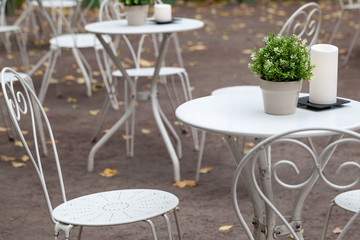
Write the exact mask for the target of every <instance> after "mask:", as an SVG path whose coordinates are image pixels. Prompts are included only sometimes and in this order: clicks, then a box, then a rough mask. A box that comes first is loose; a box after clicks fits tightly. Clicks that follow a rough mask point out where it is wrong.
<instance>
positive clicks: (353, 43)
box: [343, 28, 360, 65]
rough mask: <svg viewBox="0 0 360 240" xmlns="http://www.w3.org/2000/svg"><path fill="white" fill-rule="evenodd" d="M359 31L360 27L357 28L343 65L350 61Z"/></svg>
mask: <svg viewBox="0 0 360 240" xmlns="http://www.w3.org/2000/svg"><path fill="white" fill-rule="evenodd" d="M359 31H360V29H359V28H358V29H357V30H356V32H355V35H354V37H353V40H352V41H351V44H350V47H349V50H348V52H347V54H346V57H345V59H344V62H343V65H345V64H346V63H347V62H348V61H349V58H350V55H351V52H352V50H353V48H354V45H355V43H356V40H357V38H358V35H359Z"/></svg>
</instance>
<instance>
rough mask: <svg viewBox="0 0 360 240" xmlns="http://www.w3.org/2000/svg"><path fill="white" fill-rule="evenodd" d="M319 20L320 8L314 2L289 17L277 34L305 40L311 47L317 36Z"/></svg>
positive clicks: (319, 25) (320, 16)
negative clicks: (294, 36)
mask: <svg viewBox="0 0 360 240" xmlns="http://www.w3.org/2000/svg"><path fill="white" fill-rule="evenodd" d="M321 18H322V15H321V8H320V6H319V5H318V4H317V3H314V2H310V3H307V4H305V5H303V6H302V7H300V8H299V9H298V10H297V11H296V12H294V13H293V14H292V15H291V16H290V18H289V19H288V20H287V21H286V23H285V24H284V26H283V27H282V29H281V30H280V32H279V34H282V35H287V36H290V35H296V36H298V37H301V38H302V39H307V41H308V46H309V47H311V46H312V45H314V44H315V43H316V41H317V38H318V36H319V33H320V27H321Z"/></svg>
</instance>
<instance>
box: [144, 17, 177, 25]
mask: <svg viewBox="0 0 360 240" xmlns="http://www.w3.org/2000/svg"><path fill="white" fill-rule="evenodd" d="M180 20H181V18H173V19H171V21H168V22H157V21H155V19H153V18H152V19H149V20H148V21H150V22H154V23H156V24H169V23H174V22H178V21H180Z"/></svg>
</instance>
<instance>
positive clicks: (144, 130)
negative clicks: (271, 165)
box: [141, 128, 151, 134]
mask: <svg viewBox="0 0 360 240" xmlns="http://www.w3.org/2000/svg"><path fill="white" fill-rule="evenodd" d="M141 132H142V133H143V134H150V133H151V130H150V129H146V128H142V129H141Z"/></svg>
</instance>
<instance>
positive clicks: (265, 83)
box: [249, 33, 315, 115]
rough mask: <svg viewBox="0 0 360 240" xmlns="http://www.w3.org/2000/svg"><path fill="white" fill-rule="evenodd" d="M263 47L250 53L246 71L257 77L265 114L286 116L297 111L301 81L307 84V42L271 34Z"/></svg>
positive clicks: (309, 71)
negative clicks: (250, 61)
mask: <svg viewBox="0 0 360 240" xmlns="http://www.w3.org/2000/svg"><path fill="white" fill-rule="evenodd" d="M264 41H265V47H264V48H260V49H259V50H257V49H256V48H255V49H254V50H253V52H252V54H251V59H252V63H249V68H250V69H251V71H252V72H253V73H255V75H257V76H260V88H261V90H262V94H263V101H264V110H265V112H266V113H269V114H276V115H287V114H293V113H295V111H296V106H297V101H298V97H299V92H300V90H301V81H302V80H307V81H309V80H310V79H311V77H312V76H313V74H312V69H313V68H314V67H315V66H314V65H311V63H310V51H309V48H308V47H307V45H306V39H304V40H301V39H300V37H297V36H295V35H293V36H284V35H280V34H279V35H277V36H275V35H274V34H272V33H270V34H269V36H267V37H265V38H264Z"/></svg>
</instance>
